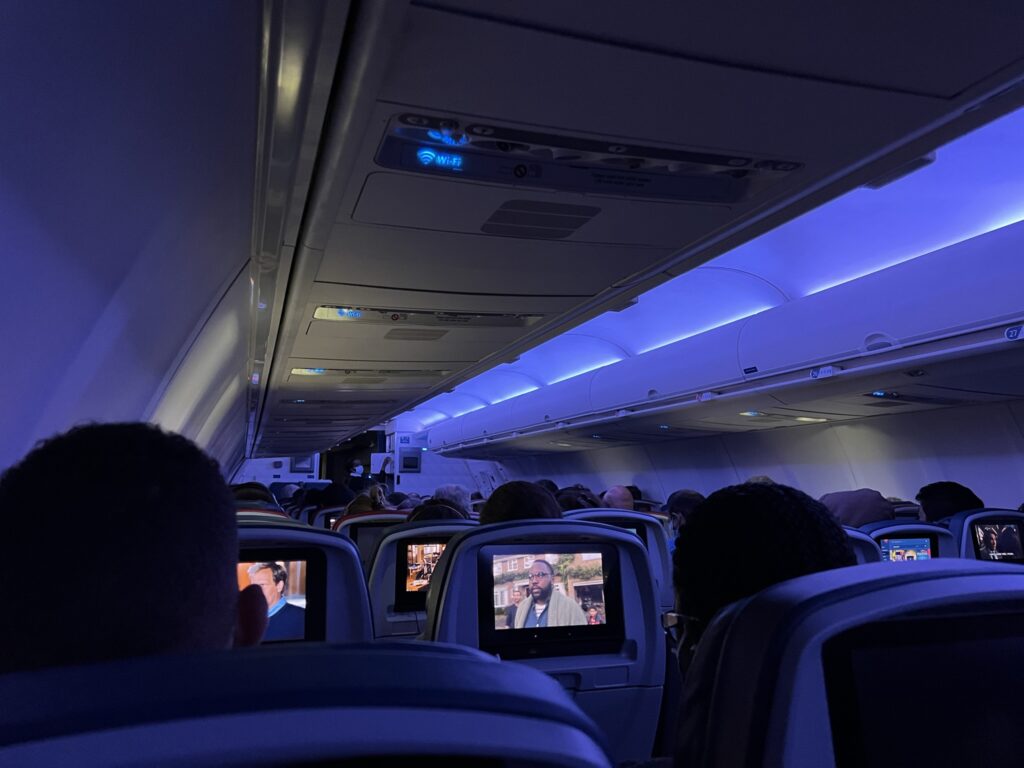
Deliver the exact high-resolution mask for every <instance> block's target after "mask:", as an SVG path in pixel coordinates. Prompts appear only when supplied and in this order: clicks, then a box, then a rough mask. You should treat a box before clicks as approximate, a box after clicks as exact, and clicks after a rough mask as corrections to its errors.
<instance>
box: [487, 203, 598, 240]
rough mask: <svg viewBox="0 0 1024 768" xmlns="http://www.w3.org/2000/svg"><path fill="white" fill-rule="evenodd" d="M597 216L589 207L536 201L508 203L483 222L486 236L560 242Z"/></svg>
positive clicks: (592, 207)
mask: <svg viewBox="0 0 1024 768" xmlns="http://www.w3.org/2000/svg"><path fill="white" fill-rule="evenodd" d="M600 212H601V209H600V208H597V207H594V206H591V205H565V204H563V203H545V202H541V201H537V200H509V201H507V202H506V203H504V204H503V205H502V206H501V207H500V208H498V210H496V211H495V212H494V213H492V214H491V217H490V218H489V219H488V220H487V221H485V222H484V224H483V226H482V227H481V228H480V231H481V232H483V233H485V234H488V235H501V236H503V237H522V238H527V239H531V240H561V239H563V238H566V237H569V235H572V234H573V233H575V232H576V231H577V230H578V229H579V228H580V227H582V226H583V225H584V224H586V223H587V222H588V221H590V220H591V219H593V218H594V217H595V216H597V214H599V213H600Z"/></svg>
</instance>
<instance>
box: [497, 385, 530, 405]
mask: <svg viewBox="0 0 1024 768" xmlns="http://www.w3.org/2000/svg"><path fill="white" fill-rule="evenodd" d="M538 389H540V387H526V388H525V389H520V390H518V391H516V392H511V393H509V394H507V395H505V396H504V397H499V398H498V399H497V400H492V401H491V405H497V404H498V403H504V402H505V401H506V400H511V399H512V398H513V397H519V396H521V395H528V394H529V393H530V392H536V391H537V390H538Z"/></svg>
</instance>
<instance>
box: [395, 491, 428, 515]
mask: <svg viewBox="0 0 1024 768" xmlns="http://www.w3.org/2000/svg"><path fill="white" fill-rule="evenodd" d="M422 503H423V500H422V499H420V497H419V496H417V495H415V494H410V495H409V496H407V497H405V499H403V500H402V501H401V502H400V503H399V504H398V505H397V506H396V507H395V509H397V510H398V511H399V512H409V511H410V510H413V509H416V507H418V506H419V505H420V504H422Z"/></svg>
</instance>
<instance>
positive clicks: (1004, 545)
mask: <svg viewBox="0 0 1024 768" xmlns="http://www.w3.org/2000/svg"><path fill="white" fill-rule="evenodd" d="M971 533H972V534H973V539H974V553H975V556H976V557H977V558H978V559H979V560H1004V561H1008V562H1011V563H1020V562H1024V549H1022V548H1021V540H1020V526H1019V525H1018V524H1017V523H1011V522H998V521H988V520H987V521H985V522H978V523H972V524H971Z"/></svg>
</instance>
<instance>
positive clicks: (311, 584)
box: [238, 547, 327, 645]
mask: <svg viewBox="0 0 1024 768" xmlns="http://www.w3.org/2000/svg"><path fill="white" fill-rule="evenodd" d="M277 560H281V561H284V562H291V561H293V560H303V561H305V563H306V609H305V610H306V617H305V618H306V627H305V632H304V635H305V636H304V637H303V638H302V639H301V640H268V641H266V643H261V645H280V644H284V643H315V642H323V641H324V640H325V639H326V638H327V558H326V557H325V556H324V553H323V552H322V551H321V550H319V549H316V548H314V547H242V548H241V549H240V550H239V553H238V562H239V563H267V562H271V561H277Z"/></svg>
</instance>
